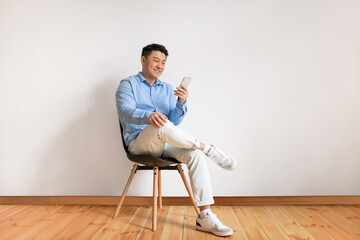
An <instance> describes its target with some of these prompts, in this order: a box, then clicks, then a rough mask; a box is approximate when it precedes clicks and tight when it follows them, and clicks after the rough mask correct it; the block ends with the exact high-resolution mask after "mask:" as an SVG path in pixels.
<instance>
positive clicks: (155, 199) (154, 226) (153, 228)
mask: <svg viewBox="0 0 360 240" xmlns="http://www.w3.org/2000/svg"><path fill="white" fill-rule="evenodd" d="M158 172H159V167H158V166H155V167H154V187H153V195H154V196H153V197H154V202H153V215H152V217H153V219H152V230H153V231H156V218H157V192H158Z"/></svg>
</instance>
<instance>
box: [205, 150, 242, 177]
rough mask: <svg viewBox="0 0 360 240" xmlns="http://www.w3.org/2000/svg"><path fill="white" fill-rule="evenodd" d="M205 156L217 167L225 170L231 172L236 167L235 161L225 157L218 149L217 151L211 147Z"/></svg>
mask: <svg viewBox="0 0 360 240" xmlns="http://www.w3.org/2000/svg"><path fill="white" fill-rule="evenodd" d="M206 155H207V156H208V157H209V158H210V159H211V160H213V161H214V162H215V163H216V164H217V165H219V166H220V167H222V168H224V169H226V170H229V171H232V170H234V169H235V167H236V160H235V159H234V158H233V157H231V156H229V155H226V154H225V153H224V152H223V151H221V150H220V149H217V148H216V147H215V146H214V145H211V147H210V149H209V151H208V152H207V153H206Z"/></svg>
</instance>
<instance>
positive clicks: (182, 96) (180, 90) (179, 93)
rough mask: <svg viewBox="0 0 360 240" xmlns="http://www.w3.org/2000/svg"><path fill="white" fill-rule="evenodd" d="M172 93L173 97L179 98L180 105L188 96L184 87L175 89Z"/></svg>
mask: <svg viewBox="0 0 360 240" xmlns="http://www.w3.org/2000/svg"><path fill="white" fill-rule="evenodd" d="M174 92H175V95H176V96H177V97H178V98H179V102H180V103H184V102H186V99H187V98H188V96H189V92H188V90H187V88H186V87H185V86H184V85H181V86H180V87H176V90H175V91H174Z"/></svg>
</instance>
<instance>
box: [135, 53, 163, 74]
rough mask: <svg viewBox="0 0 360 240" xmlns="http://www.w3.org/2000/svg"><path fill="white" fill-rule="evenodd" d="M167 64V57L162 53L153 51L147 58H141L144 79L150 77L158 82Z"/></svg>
mask: <svg viewBox="0 0 360 240" xmlns="http://www.w3.org/2000/svg"><path fill="white" fill-rule="evenodd" d="M165 63H166V56H165V54H164V53H162V52H160V51H152V52H151V54H150V55H149V56H148V57H147V58H146V57H144V56H142V57H141V64H142V74H143V75H144V77H148V78H151V79H154V80H156V79H157V78H158V77H160V75H161V74H162V72H163V71H164V68H165Z"/></svg>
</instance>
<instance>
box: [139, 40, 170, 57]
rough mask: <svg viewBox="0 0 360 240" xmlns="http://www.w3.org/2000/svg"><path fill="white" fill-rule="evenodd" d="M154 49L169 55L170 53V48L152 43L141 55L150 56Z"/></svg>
mask: <svg viewBox="0 0 360 240" xmlns="http://www.w3.org/2000/svg"><path fill="white" fill-rule="evenodd" d="M152 51H160V52H162V53H163V54H165V56H166V57H167V56H168V55H169V53H168V50H166V48H165V47H164V46H163V45H160V44H156V43H152V44H149V45H147V46H145V47H144V48H143V50H142V52H141V56H144V57H146V58H147V57H148V56H149V55H150V54H151V52H152Z"/></svg>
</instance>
